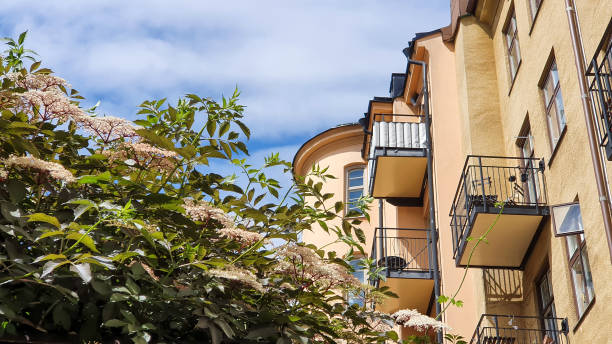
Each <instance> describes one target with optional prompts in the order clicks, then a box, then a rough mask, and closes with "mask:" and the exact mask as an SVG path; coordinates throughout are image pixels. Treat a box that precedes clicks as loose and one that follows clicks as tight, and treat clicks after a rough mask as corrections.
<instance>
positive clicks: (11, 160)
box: [4, 155, 76, 183]
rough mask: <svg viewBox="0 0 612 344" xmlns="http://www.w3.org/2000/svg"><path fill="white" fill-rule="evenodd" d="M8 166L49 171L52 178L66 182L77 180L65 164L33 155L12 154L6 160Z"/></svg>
mask: <svg viewBox="0 0 612 344" xmlns="http://www.w3.org/2000/svg"><path fill="white" fill-rule="evenodd" d="M4 164H5V165H6V166H7V167H20V168H29V169H34V170H38V171H39V172H43V173H48V174H49V176H51V178H53V179H55V180H59V181H64V182H66V183H74V182H76V178H75V177H74V175H73V174H72V173H71V172H70V171H68V170H67V169H66V168H64V166H62V165H60V164H58V163H56V162H50V161H44V160H40V159H38V158H35V157H33V156H21V157H17V156H14V155H11V156H10V157H8V159H6V160H5V161H4Z"/></svg>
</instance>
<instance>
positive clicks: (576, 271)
mask: <svg viewBox="0 0 612 344" xmlns="http://www.w3.org/2000/svg"><path fill="white" fill-rule="evenodd" d="M571 269H572V281H573V282H574V292H575V296H576V304H577V305H578V314H579V315H582V314H583V313H584V311H585V310H586V308H587V306H588V305H589V303H590V302H591V300H590V298H589V294H588V292H587V289H586V278H585V275H584V274H585V271H584V270H583V269H582V261H581V260H580V259H576V261H575V262H574V265H572V268H571Z"/></svg>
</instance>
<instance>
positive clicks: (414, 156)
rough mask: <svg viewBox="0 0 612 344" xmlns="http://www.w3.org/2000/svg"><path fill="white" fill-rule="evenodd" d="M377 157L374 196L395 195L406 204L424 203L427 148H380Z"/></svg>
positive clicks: (393, 196)
mask: <svg viewBox="0 0 612 344" xmlns="http://www.w3.org/2000/svg"><path fill="white" fill-rule="evenodd" d="M374 157H375V158H374V159H375V160H374V171H373V176H374V178H373V183H372V185H371V190H370V194H371V195H372V196H373V197H375V198H392V199H396V201H398V202H400V203H401V202H404V203H406V204H407V205H410V204H412V203H414V204H415V205H418V204H420V203H422V197H423V182H424V179H425V172H426V170H427V158H426V153H425V149H422V148H387V149H384V148H377V149H376V150H375V155H374Z"/></svg>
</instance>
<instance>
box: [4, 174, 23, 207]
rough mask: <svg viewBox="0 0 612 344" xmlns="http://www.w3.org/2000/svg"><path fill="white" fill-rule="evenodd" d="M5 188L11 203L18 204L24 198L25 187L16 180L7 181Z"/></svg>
mask: <svg viewBox="0 0 612 344" xmlns="http://www.w3.org/2000/svg"><path fill="white" fill-rule="evenodd" d="M6 188H7V189H8V192H9V196H10V198H11V201H12V202H13V203H19V202H21V201H22V200H23V199H24V198H25V197H26V185H25V184H24V183H22V182H20V181H18V180H13V179H11V180H9V181H8V182H7V183H6Z"/></svg>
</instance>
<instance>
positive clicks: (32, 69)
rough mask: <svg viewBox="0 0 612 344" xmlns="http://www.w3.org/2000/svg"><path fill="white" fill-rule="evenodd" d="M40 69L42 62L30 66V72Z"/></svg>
mask: <svg viewBox="0 0 612 344" xmlns="http://www.w3.org/2000/svg"><path fill="white" fill-rule="evenodd" d="M38 67H40V61H37V62H34V63H32V65H31V66H30V72H33V71H35V70H37V69H38Z"/></svg>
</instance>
